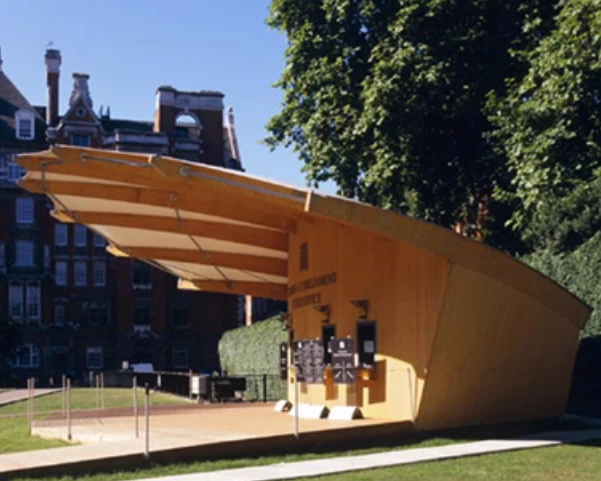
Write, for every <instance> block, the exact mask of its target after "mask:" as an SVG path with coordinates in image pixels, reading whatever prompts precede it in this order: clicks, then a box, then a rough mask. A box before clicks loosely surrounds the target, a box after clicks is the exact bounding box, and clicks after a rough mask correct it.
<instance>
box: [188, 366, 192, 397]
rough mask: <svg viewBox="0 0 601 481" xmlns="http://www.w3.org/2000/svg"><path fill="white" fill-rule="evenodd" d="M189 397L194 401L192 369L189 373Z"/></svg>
mask: <svg viewBox="0 0 601 481" xmlns="http://www.w3.org/2000/svg"><path fill="white" fill-rule="evenodd" d="M188 397H189V398H190V399H192V369H190V370H189V371H188Z"/></svg>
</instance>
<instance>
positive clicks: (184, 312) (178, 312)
mask: <svg viewBox="0 0 601 481" xmlns="http://www.w3.org/2000/svg"><path fill="white" fill-rule="evenodd" d="M173 325H174V326H175V327H188V309H186V308H185V307H176V308H175V309H173Z"/></svg>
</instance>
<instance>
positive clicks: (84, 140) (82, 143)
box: [71, 134, 90, 147]
mask: <svg viewBox="0 0 601 481" xmlns="http://www.w3.org/2000/svg"><path fill="white" fill-rule="evenodd" d="M71 145H77V146H79V147H89V146H90V136H89V135H80V134H73V135H72V136H71Z"/></svg>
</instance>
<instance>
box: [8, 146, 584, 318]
mask: <svg viewBox="0 0 601 481" xmlns="http://www.w3.org/2000/svg"><path fill="white" fill-rule="evenodd" d="M17 163H18V164H19V165H21V166H22V167H23V168H25V169H26V170H27V171H28V173H27V175H26V176H25V177H24V178H23V179H22V180H21V181H20V183H19V185H20V186H21V187H23V188H24V189H26V190H28V191H30V192H33V193H43V194H47V195H49V196H50V198H51V199H52V201H53V202H54V205H55V208H56V214H55V217H56V218H57V219H58V220H61V221H64V222H77V223H80V224H84V225H86V226H88V227H89V228H90V229H91V230H93V231H95V232H98V233H99V234H101V235H103V236H104V237H105V238H107V239H108V240H109V241H110V243H111V246H110V247H109V252H111V253H112V254H114V255H116V256H122V257H135V258H138V259H141V260H144V261H146V262H148V263H149V264H152V265H154V266H155V267H158V268H161V269H163V270H165V271H167V272H170V273H172V274H174V275H176V276H178V277H180V279H182V282H181V283H180V286H182V287H192V288H196V289H200V290H206V291H212V292H226V293H230V294H250V295H254V296H258V297H267V298H272V299H287V297H288V292H287V287H288V256H289V253H288V246H289V243H288V238H289V236H290V235H294V234H295V232H296V230H297V225H298V224H299V223H301V222H308V223H314V222H315V221H316V220H317V219H321V220H322V221H324V222H329V223H333V224H336V225H344V226H347V227H348V234H347V235H352V233H353V231H364V232H365V231H367V232H370V233H372V234H374V235H377V236H381V237H384V238H388V239H391V240H394V241H397V242H403V243H407V244H411V245H414V246H416V247H418V248H420V249H423V250H425V251H428V252H432V253H434V254H436V255H438V256H440V257H441V258H443V259H446V260H447V261H448V262H449V263H452V264H458V265H460V266H462V267H464V268H466V269H470V270H472V271H475V272H478V273H480V274H482V275H485V276H488V277H490V278H492V279H495V280H496V281H498V282H500V283H502V284H504V285H507V286H508V287H511V288H512V289H515V290H516V291H519V292H521V293H523V294H524V295H526V296H528V297H530V298H531V299H533V300H534V301H536V302H539V303H540V304H542V305H544V306H545V307H546V308H548V309H550V310H552V311H554V312H556V313H557V314H559V315H560V316H562V317H563V318H565V319H567V320H569V321H571V322H572V323H573V324H575V325H576V326H578V327H580V328H582V327H583V326H584V325H585V323H586V321H587V319H588V316H589V314H590V308H589V307H588V306H587V305H586V304H584V303H583V302H581V301H580V300H579V299H578V298H576V297H575V296H574V295H572V294H571V293H569V292H568V291H567V290H565V289H564V288H562V287H561V286H560V285H558V284H557V283H555V282H553V281H552V280H551V279H549V278H547V277H545V276H544V275H542V274H541V273H539V272H537V271H535V270H533V269H531V268H529V267H528V266H526V265H524V264H522V263H520V262H518V261H516V260H515V259H513V258H511V257H509V256H507V255H505V254H503V253H502V252H500V251H498V250H496V249H493V248H492V247H490V246H487V245H484V244H482V243H479V242H476V241H473V240H471V239H469V238H467V237H463V236H460V235H458V234H456V233H455V232H453V231H452V230H450V229H445V228H442V227H440V226H437V225H434V224H430V223H427V222H423V221H419V220H416V219H413V218H410V217H407V216H403V215H399V214H396V213H393V212H389V211H385V210H382V209H378V208H375V207H372V206H369V205H366V204H362V203H359V202H355V201H352V200H349V199H344V198H341V197H335V196H329V195H323V194H319V193H317V192H314V191H309V190H306V189H298V188H295V187H290V186H287V185H284V184H279V183H276V182H270V181H266V180H263V179H259V178H256V177H252V176H250V175H247V174H243V173H240V172H237V171H232V170H227V169H222V168H218V167H213V166H208V165H202V164H197V163H193V162H185V161H181V160H178V159H173V158H170V157H163V156H160V155H143V154H130V153H125V152H114V151H107V150H99V149H83V148H75V147H67V146H60V147H53V148H52V149H51V150H48V151H45V152H40V153H37V154H26V155H21V156H19V157H18V159H17Z"/></svg>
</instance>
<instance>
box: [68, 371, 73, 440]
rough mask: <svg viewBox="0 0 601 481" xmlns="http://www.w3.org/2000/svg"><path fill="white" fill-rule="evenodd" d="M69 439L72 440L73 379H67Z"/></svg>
mask: <svg viewBox="0 0 601 481" xmlns="http://www.w3.org/2000/svg"><path fill="white" fill-rule="evenodd" d="M67 439H68V440H69V441H71V439H73V436H72V435H71V379H67Z"/></svg>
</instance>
